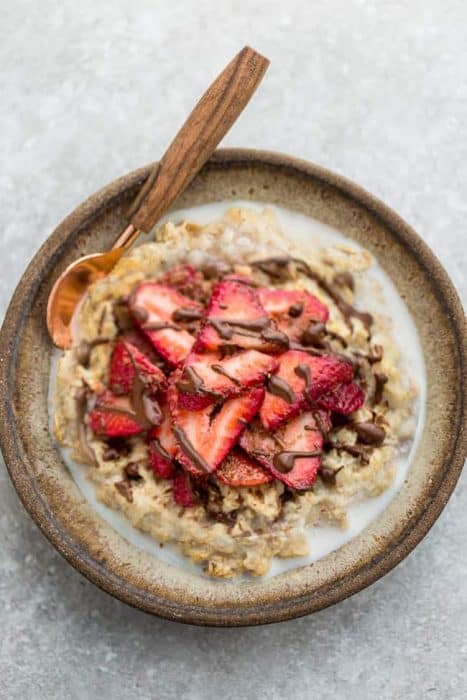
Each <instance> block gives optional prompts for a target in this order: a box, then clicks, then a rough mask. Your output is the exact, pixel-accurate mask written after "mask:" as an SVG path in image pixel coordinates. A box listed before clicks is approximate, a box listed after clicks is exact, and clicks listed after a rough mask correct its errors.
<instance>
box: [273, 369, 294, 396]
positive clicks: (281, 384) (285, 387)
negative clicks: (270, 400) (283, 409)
mask: <svg viewBox="0 0 467 700" xmlns="http://www.w3.org/2000/svg"><path fill="white" fill-rule="evenodd" d="M267 390H268V391H269V393H270V394H273V395H274V396H278V397H279V398H280V399H283V400H284V401H286V402H287V403H293V402H294V401H295V392H294V390H293V389H292V387H291V386H290V384H288V383H287V382H286V381H285V379H282V378H281V377H278V376H277V375H275V374H273V376H272V377H270V379H269V381H268V384H267Z"/></svg>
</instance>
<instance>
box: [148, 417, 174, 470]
mask: <svg viewBox="0 0 467 700" xmlns="http://www.w3.org/2000/svg"><path fill="white" fill-rule="evenodd" d="M161 411H162V422H161V423H160V425H158V426H156V427H155V428H153V429H152V430H151V431H150V432H149V433H148V451H149V459H150V462H151V467H152V470H153V472H154V474H155V475H156V476H159V477H160V478H161V479H171V478H172V477H173V476H174V474H175V467H174V463H173V460H174V458H175V455H176V454H177V450H178V444H177V441H176V439H175V435H174V434H173V432H172V417H171V415H170V411H169V407H168V404H167V403H163V404H162V405H161Z"/></svg>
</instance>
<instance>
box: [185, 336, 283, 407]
mask: <svg viewBox="0 0 467 700" xmlns="http://www.w3.org/2000/svg"><path fill="white" fill-rule="evenodd" d="M276 368H277V359H276V358H275V357H271V356H270V355H265V354H264V353H262V352H258V351H257V350H241V351H240V352H238V353H237V354H235V355H228V356H226V357H224V358H222V356H221V355H220V354H219V353H204V354H198V353H194V352H193V353H191V354H190V355H189V356H188V357H187V360H186V362H185V366H184V369H183V372H182V376H181V380H180V382H179V385H178V387H179V391H180V394H179V403H180V405H181V406H183V407H184V408H189V409H191V410H197V409H200V408H203V407H204V406H208V405H209V404H211V403H214V402H216V401H219V400H223V401H224V400H225V399H228V398H232V397H233V396H238V395H239V394H240V393H241V392H242V391H244V389H245V388H246V387H252V386H256V385H260V384H264V382H265V379H266V376H267V375H268V374H270V373H271V372H273V371H274V370H275V369H276Z"/></svg>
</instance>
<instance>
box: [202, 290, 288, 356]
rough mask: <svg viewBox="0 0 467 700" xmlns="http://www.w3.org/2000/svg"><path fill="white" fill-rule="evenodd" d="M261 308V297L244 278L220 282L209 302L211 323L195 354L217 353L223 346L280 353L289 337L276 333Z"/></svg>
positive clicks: (205, 327)
mask: <svg viewBox="0 0 467 700" xmlns="http://www.w3.org/2000/svg"><path fill="white" fill-rule="evenodd" d="M273 330H274V329H273V326H272V325H271V320H270V319H269V317H268V315H267V314H266V312H265V310H264V308H263V307H262V305H261V302H260V300H259V297H258V294H257V293H256V290H255V289H253V287H250V286H249V285H248V283H247V282H243V281H240V278H238V277H235V278H233V279H224V280H222V281H221V282H218V283H217V284H216V285H215V287H214V289H213V292H212V295H211V299H210V301H209V306H208V312H207V320H206V324H205V326H204V328H203V329H202V331H201V333H200V334H199V336H198V339H197V341H196V346H195V351H196V352H203V351H206V350H209V351H211V352H212V351H216V350H218V348H219V347H220V346H226V345H235V346H238V347H240V348H247V349H254V350H263V351H278V350H283V349H284V343H288V340H287V338H286V337H285V336H284V337H282V334H280V333H278V332H277V331H276V334H275V335H276V337H274V334H272V331H273Z"/></svg>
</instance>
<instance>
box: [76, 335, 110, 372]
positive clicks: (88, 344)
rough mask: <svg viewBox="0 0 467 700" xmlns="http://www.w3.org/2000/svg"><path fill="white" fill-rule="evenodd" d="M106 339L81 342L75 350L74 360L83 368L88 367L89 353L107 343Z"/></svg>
mask: <svg viewBox="0 0 467 700" xmlns="http://www.w3.org/2000/svg"><path fill="white" fill-rule="evenodd" d="M108 342H109V340H108V338H95V340H91V341H87V340H82V341H81V342H80V344H79V345H78V347H77V348H76V359H77V360H78V362H79V364H80V365H82V366H83V367H89V361H90V359H91V352H92V350H93V349H94V348H95V347H96V346H97V345H104V344H105V343H108Z"/></svg>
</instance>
